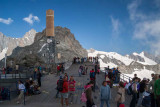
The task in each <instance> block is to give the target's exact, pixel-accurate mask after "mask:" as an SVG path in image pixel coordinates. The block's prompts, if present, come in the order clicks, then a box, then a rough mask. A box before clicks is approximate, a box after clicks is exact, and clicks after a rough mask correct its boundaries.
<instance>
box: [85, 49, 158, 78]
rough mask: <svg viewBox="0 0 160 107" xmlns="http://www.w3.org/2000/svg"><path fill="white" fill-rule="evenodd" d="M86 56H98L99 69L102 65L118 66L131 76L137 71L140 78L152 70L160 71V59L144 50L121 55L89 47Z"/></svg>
mask: <svg viewBox="0 0 160 107" xmlns="http://www.w3.org/2000/svg"><path fill="white" fill-rule="evenodd" d="M88 56H89V57H96V56H98V57H99V62H100V67H101V69H104V67H107V66H110V68H113V67H119V69H120V70H121V72H123V73H126V74H128V75H130V76H131V77H132V76H133V73H137V72H138V73H139V76H140V77H141V78H142V77H148V75H150V74H151V73H153V72H156V73H158V72H160V71H159V70H160V63H159V62H160V59H158V57H156V56H154V55H151V54H148V53H146V52H141V53H136V52H134V53H132V54H131V55H125V56H123V55H120V54H118V53H116V52H103V51H97V50H94V49H90V50H88ZM148 72H149V73H148ZM143 74H147V75H143ZM148 78H150V77H148Z"/></svg>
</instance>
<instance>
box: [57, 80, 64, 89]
mask: <svg viewBox="0 0 160 107" xmlns="http://www.w3.org/2000/svg"><path fill="white" fill-rule="evenodd" d="M57 90H58V91H62V90H63V79H59V81H58V83H57Z"/></svg>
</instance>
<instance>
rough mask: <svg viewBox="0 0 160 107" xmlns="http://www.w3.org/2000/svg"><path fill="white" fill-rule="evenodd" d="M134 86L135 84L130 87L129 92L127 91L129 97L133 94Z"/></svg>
mask: <svg viewBox="0 0 160 107" xmlns="http://www.w3.org/2000/svg"><path fill="white" fill-rule="evenodd" d="M132 85H133V83H132V84H131V85H130V86H129V87H128V90H127V94H128V95H132V94H133V90H132Z"/></svg>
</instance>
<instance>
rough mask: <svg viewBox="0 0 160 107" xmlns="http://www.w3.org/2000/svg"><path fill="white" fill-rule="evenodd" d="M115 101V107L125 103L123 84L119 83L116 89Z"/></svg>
mask: <svg viewBox="0 0 160 107" xmlns="http://www.w3.org/2000/svg"><path fill="white" fill-rule="evenodd" d="M115 101H116V102H117V107H120V105H124V102H125V88H124V83H123V82H119V88H118V92H117V95H116V98H115Z"/></svg>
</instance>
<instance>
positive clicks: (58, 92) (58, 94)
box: [56, 90, 59, 98]
mask: <svg viewBox="0 0 160 107" xmlns="http://www.w3.org/2000/svg"><path fill="white" fill-rule="evenodd" d="M58 95H59V91H58V90H57V93H56V98H58Z"/></svg>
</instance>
